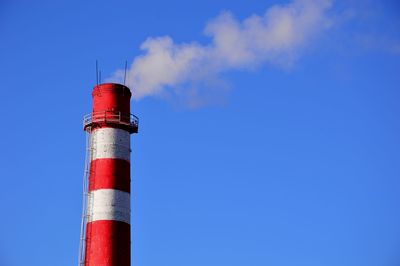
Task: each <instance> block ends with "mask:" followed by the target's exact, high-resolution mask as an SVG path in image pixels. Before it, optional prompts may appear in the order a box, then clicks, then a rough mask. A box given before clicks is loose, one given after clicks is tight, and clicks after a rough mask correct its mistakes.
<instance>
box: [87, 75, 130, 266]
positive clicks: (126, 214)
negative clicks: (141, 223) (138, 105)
mask: <svg viewBox="0 0 400 266" xmlns="http://www.w3.org/2000/svg"><path fill="white" fill-rule="evenodd" d="M92 96H93V111H92V114H91V116H89V117H86V118H85V122H84V129H85V130H86V131H87V132H88V133H89V134H90V148H91V156H90V174H89V179H88V182H89V184H88V199H87V207H86V208H87V209H86V210H87V220H86V235H85V248H84V249H85V252H84V265H85V266H129V265H131V230H130V228H131V227H130V217H131V209H130V201H131V200H130V153H131V149H130V134H131V133H137V131H138V119H137V118H136V117H135V116H133V115H131V113H130V98H131V92H130V90H129V88H128V87H126V86H124V85H121V84H114V83H105V84H100V85H97V86H95V87H94V89H93V93H92Z"/></svg>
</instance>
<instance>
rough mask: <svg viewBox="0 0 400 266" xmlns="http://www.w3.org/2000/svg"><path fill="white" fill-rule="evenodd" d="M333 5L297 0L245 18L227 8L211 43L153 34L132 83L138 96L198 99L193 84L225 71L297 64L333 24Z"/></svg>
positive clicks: (119, 74) (209, 28) (325, 0)
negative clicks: (313, 43)
mask: <svg viewBox="0 0 400 266" xmlns="http://www.w3.org/2000/svg"><path fill="white" fill-rule="evenodd" d="M330 6H331V0H294V1H293V2H291V3H289V4H287V5H274V6H272V7H270V8H268V9H267V10H266V12H265V13H264V14H263V15H252V16H250V17H248V18H246V19H244V20H243V21H238V20H237V19H236V18H235V17H234V16H233V14H232V13H230V12H228V11H225V12H222V13H221V14H220V15H219V16H217V17H216V18H214V19H212V20H211V21H210V22H209V23H208V24H207V25H206V27H205V30H204V33H205V35H206V36H208V37H209V38H210V42H209V44H207V45H201V44H199V43H196V42H190V43H175V42H174V40H173V39H172V38H171V37H169V36H162V37H155V38H153V37H151V38H148V39H147V40H146V41H144V42H143V43H142V45H141V46H140V49H141V50H142V54H141V55H139V56H137V57H136V58H134V60H133V62H132V63H131V65H130V67H129V69H128V73H127V81H126V83H127V85H128V86H129V87H130V88H132V89H133V91H134V93H133V94H134V98H135V99H141V98H143V97H147V96H157V95H163V94H165V93H166V92H169V93H173V94H175V95H178V96H179V95H182V94H183V95H185V98H187V99H188V100H189V101H192V102H193V99H192V100H190V97H191V96H190V95H194V96H193V97H198V95H199V93H196V92H195V93H194V92H193V90H196V89H197V90H198V89H199V88H200V87H201V86H204V84H209V81H210V80H216V79H218V76H219V75H220V74H221V73H223V72H226V71H230V70H243V69H254V68H257V67H259V66H260V65H263V64H266V63H269V64H273V65H277V66H279V67H288V66H291V65H292V64H293V63H294V62H295V61H296V59H297V58H298V57H299V56H300V54H301V52H302V51H303V50H304V48H305V47H307V46H308V45H309V44H311V43H312V41H313V38H314V37H315V36H316V35H317V34H318V33H320V32H321V31H323V30H325V29H327V28H328V27H329V26H330V24H331V21H330V19H329V17H328V15H327V11H328V10H329V8H330ZM123 76H124V70H121V69H120V70H118V71H116V72H115V73H114V75H113V76H112V77H111V78H110V79H109V80H112V81H119V82H121V81H122V80H123ZM211 83H212V82H211ZM185 88H188V90H185ZM189 89H190V92H188V91H189Z"/></svg>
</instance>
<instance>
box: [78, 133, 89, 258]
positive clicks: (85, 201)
mask: <svg viewBox="0 0 400 266" xmlns="http://www.w3.org/2000/svg"><path fill="white" fill-rule="evenodd" d="M91 158H92V141H91V130H90V128H88V129H87V130H86V155H85V172H84V175H83V198H82V221H81V234H80V241H79V259H78V266H84V265H85V251H86V225H87V222H88V217H89V215H90V214H88V201H89V193H88V183H89V175H90V161H91Z"/></svg>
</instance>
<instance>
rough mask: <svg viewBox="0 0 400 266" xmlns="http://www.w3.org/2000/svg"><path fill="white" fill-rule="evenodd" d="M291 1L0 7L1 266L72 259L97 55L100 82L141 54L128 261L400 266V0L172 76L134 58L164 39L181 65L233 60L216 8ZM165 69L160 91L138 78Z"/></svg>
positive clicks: (350, 6) (341, 5)
mask: <svg viewBox="0 0 400 266" xmlns="http://www.w3.org/2000/svg"><path fill="white" fill-rule="evenodd" d="M323 2H325V3H329V2H330V1H308V2H307V1H303V2H302V3H303V4H304V5H310V3H311V4H313V3H314V4H315V3H323ZM290 3H291V2H289V1H255V0H254V1H253V0H247V1H239V0H236V1H227V0H221V1H211V0H203V1H181V0H170V1H159V0H149V1H145V2H144V1H142V2H134V1H113V3H110V2H109V1H19V0H16V1H7V0H2V1H1V2H0V36H1V37H0V38H1V39H0V40H1V41H0V73H1V95H2V99H3V100H2V104H1V105H0V110H1V112H2V114H3V116H2V119H3V123H2V130H1V133H0V139H1V146H2V152H1V153H0V158H1V160H0V162H1V163H0V167H1V170H2V174H1V177H2V178H1V180H2V187H3V189H2V192H1V193H0V201H1V202H2V205H1V211H2V219H1V220H0V235H1V238H0V265H5V266H19V265H21V266H25V265H41V266H43V265H60V266H63V265H74V264H76V263H77V257H78V246H79V226H80V215H81V200H82V195H81V194H82V177H83V170H84V151H85V147H84V145H85V136H84V133H83V131H82V124H81V123H82V117H83V115H84V114H86V113H88V112H89V111H90V109H91V96H90V93H91V89H92V87H93V85H94V83H95V60H96V59H97V60H99V62H100V66H101V70H102V76H103V77H104V80H105V79H113V78H117V77H116V74H115V73H116V71H117V70H118V69H121V68H122V67H123V65H124V62H125V60H128V63H129V71H132V72H129V73H130V74H131V75H130V78H131V80H130V82H131V83H130V84H133V86H137V87H138V88H133V93H134V94H135V95H136V96H137V95H142V96H143V97H142V96H141V97H136V100H134V101H133V102H132V109H133V111H134V113H135V114H136V115H138V116H139V117H140V129H139V131H140V132H139V134H138V135H135V136H133V146H132V149H133V153H132V179H133V183H132V185H133V186H132V188H133V196H132V205H133V216H132V220H133V223H132V227H133V236H132V241H133V245H132V255H133V259H132V263H133V265H140V266H155V265H165V266H168V265H173V266H188V265H189V266H221V265H229V266H242V265H248V266H265V265H271V266H302V265H304V266H339V265H340V266H376V265H382V266H395V265H398V264H399V263H400V255H399V252H398V249H399V246H400V214H399V211H398V210H399V202H400V193H399V192H398V191H399V187H400V179H399V178H400V163H399V162H400V139H399V136H400V123H399V121H400V120H399V114H400V104H399V100H400V90H399V88H400V86H399V84H400V74H399V73H400V17H399V14H400V4H399V3H398V1H395V0H393V1H390V0H387V1H372V0H368V1H357V0H353V1H333V2H332V3H331V5H330V6H326V7H324V8H322V9H320V13H318V14H319V15H320V16H317V17H318V19H315V20H311V21H312V23H311V24H307V25H308V26H307V27H305V26H304V27H300V26H299V25H300V24H296V27H300V28H295V29H300V30H296V31H295V33H293V32H292V34H296V35H290V34H289V37H290V36H296V38H295V40H301V41H298V42H294V41H293V39H291V38H289V42H286V39H285V42H283V44H284V45H286V46H285V47H289V48H290V49H289V48H288V49H283V48H282V47H281V45H278V46H276V47H274V49H272V50H273V51H274V52H276V51H278V52H277V53H276V54H274V53H273V52H271V51H272V50H270V49H269V48H268V49H266V48H265V46H263V45H264V44H265V43H264V44H263V45H260V46H252V45H253V42H245V44H246V45H245V46H244V47H245V48H244V50H242V51H245V52H246V51H248V49H249V50H251V51H252V54H251V55H253V56H255V57H249V58H250V59H248V58H247V59H246V60H244V61H240V63H237V64H233V63H232V61H230V59H232V57H230V56H232V55H236V54H235V53H231V54H229V56H227V57H220V55H218V56H211V57H207V56H206V57H202V58H203V59H202V61H201V63H198V61H196V60H195V59H197V58H199V55H198V54H195V56H194V57H190V58H189V59H190V60H188V61H187V62H189V63H187V64H186V63H185V64H184V65H183V66H184V67H183V68H182V69H183V70H179V71H177V72H173V73H172V72H170V71H172V70H171V69H175V65H174V64H175V63H176V62H177V61H172V62H173V64H172V67H171V65H168V64H166V66H168V67H166V68H163V69H162V71H161V72H157V71H156V70H155V68H154V66H155V67H158V66H163V61H162V60H159V59H158V58H156V60H155V61H154V62H155V63H154V62H153V61H152V62H153V63H154V64H153V65H151V64H150V65H151V66H152V67H150V68H149V70H148V72H146V73H144V72H140V71H139V70H140V69H143V68H141V67H143V65H139V66H137V65H135V63H134V62H135V60H137V58H146V56H148V54H147V51H146V50H140V47H141V45H142V44H143V42H145V41H146V40H148V38H153V39H157V38H159V37H163V36H164V37H165V36H169V38H170V39H171V40H172V41H173V46H172V47H173V50H174V53H175V55H179V51H181V49H182V47H187V46H190V45H193V44H194V45H195V47H201V49H203V48H204V47H205V48H204V49H205V50H207V51H209V50H212V51H214V52H215V51H219V52H221V51H223V50H217V49H216V48H215V47H217V45H214V44H215V42H213V39H212V36H210V35H205V34H204V30H205V28H207V25H209V24H210V23H211V22H212V21H215V20H216V18H218V17H219V16H221V12H226V11H229V12H231V14H232V18H233V21H235V22H237V23H238V25H242V24H241V23H243V21H244V20H246V18H249V17H250V16H251V15H253V14H258V15H259V16H263V15H264V14H265V12H266V10H270V9H269V8H271V7H272V6H275V7H276V6H277V5H278V6H279V7H288V6H287V5H288V4H290ZM296 10H297V9H296ZM297 11H298V10H297ZM300 13H301V12H300ZM289 14H293V13H290V12H289ZM314 18H315V17H314ZM279 21H280V20H279ZM309 29H312V30H309ZM223 32H224V31H223ZM242 33H243V32H242ZM215 36H219V35H214V37H215ZM239 36H240V37H243V36H244V37H248V35H246V34H244V35H239ZM285 36H286V35H285ZM303 37H304V38H303ZM239 40H243V39H241V38H239ZM268 40H271V38H268ZM291 40H292V41H291ZM228 43H229V42H228ZM231 43H232V42H230V43H229V44H231ZM239 43H241V42H238V44H239ZM162 47H164V46H162ZM210 47H211V48H210ZM234 48H235V49H234V50H235V51H236V48H237V47H236V46H234ZM201 49H200V50H201ZM201 51H203V50H201ZM238 51H239V50H238ZM203 54H204V53H202V54H201V55H203ZM211 54H212V55H215V53H211ZM207 55H209V54H208V52H207ZM140 56H141V57H140ZM204 58H205V59H204ZM254 58H255V59H254ZM216 59H218V62H217V63H216ZM136 62H137V61H136ZM185 62H186V61H185ZM193 62H196V63H193ZM215 66H218V67H215ZM138 69H139V70H138ZM186 70H188V71H186ZM205 70H207V71H205ZM138 73H139V74H138ZM143 73H144V74H143ZM153 73H154V79H153V78H152V79H151V81H153V80H155V81H156V83H155V84H151V85H152V86H154V87H152V88H153V89H154V88H155V89H154V90H152V91H151V92H150V93H147V92H148V91H147V90H148V89H149V87H150V85H148V84H149V83H143V82H142V83H140V82H139V81H138V80H141V78H142V77H143V76H144V75H145V74H149V75H152V74H153ZM171 73H172V74H171ZM199 73H201V75H197V74H199ZM204 73H205V74H204ZM175 74H176V75H175ZM203 74H204V75H203ZM141 75H142V76H141ZM163 75H165V76H163ZM171 75H172V76H171ZM117 76H118V75H117ZM161 77H166V78H165V79H163V78H161ZM171 77H173V78H171ZM143 84H144V85H143ZM135 90H136V91H135ZM144 92H146V93H144ZM140 93H142V94H140Z"/></svg>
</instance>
